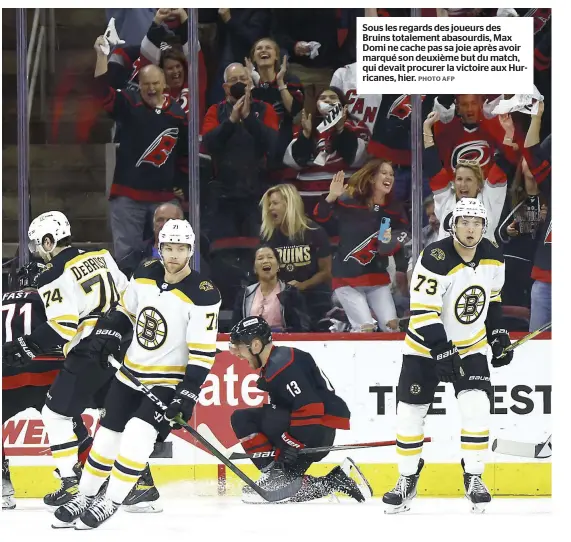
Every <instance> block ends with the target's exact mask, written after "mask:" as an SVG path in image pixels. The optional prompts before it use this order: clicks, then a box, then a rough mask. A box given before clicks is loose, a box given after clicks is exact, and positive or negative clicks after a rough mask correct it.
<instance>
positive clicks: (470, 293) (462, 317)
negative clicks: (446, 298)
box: [454, 286, 486, 324]
mask: <svg viewBox="0 0 571 542" xmlns="http://www.w3.org/2000/svg"><path fill="white" fill-rule="evenodd" d="M485 304H486V292H484V289H483V288H482V287H481V286H470V287H469V288H466V289H465V290H464V291H463V292H462V293H461V294H460V295H459V297H458V299H457V300H456V305H455V306H454V309H455V313H456V318H457V319H458V321H459V322H460V323H462V324H471V323H472V322H475V321H476V320H477V319H478V318H480V315H481V314H482V311H483V310H484V305H485Z"/></svg>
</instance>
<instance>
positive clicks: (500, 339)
mask: <svg viewBox="0 0 571 542" xmlns="http://www.w3.org/2000/svg"><path fill="white" fill-rule="evenodd" d="M488 343H489V344H490V347H491V349H492V367H496V368H497V367H503V366H504V365H509V364H510V362H511V360H512V359H513V357H514V353H513V350H512V351H510V352H506V353H505V354H504V349H505V348H506V347H508V346H509V345H510V344H511V341H510V336H509V334H508V332H507V330H506V329H493V330H492V332H491V333H490V334H489V335H488Z"/></svg>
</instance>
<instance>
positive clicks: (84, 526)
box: [75, 495, 121, 531]
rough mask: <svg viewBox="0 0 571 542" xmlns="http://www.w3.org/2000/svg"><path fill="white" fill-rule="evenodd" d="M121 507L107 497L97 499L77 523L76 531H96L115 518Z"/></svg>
mask: <svg viewBox="0 0 571 542" xmlns="http://www.w3.org/2000/svg"><path fill="white" fill-rule="evenodd" d="M120 506H121V505H120V504H119V503H116V502H113V501H112V500H111V499H109V498H108V497H106V496H105V495H102V496H101V497H97V498H96V499H95V500H94V501H93V502H92V503H91V505H90V506H89V508H87V510H85V511H84V512H83V513H82V514H81V516H80V517H79V519H78V520H77V521H76V523H75V529H76V530H78V531H84V530H88V529H96V528H97V527H99V526H100V525H101V524H102V523H103V522H105V521H107V520H108V519H109V518H110V517H111V516H113V515H114V514H115V512H117V510H119V507H120Z"/></svg>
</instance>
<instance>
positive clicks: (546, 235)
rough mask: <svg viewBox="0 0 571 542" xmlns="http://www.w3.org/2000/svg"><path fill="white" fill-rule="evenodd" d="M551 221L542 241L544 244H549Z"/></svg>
mask: <svg viewBox="0 0 571 542" xmlns="http://www.w3.org/2000/svg"><path fill="white" fill-rule="evenodd" d="M551 224H552V223H551V222H549V228H547V233H546V234H545V241H543V244H544V245H547V244H549V245H550V244H551Z"/></svg>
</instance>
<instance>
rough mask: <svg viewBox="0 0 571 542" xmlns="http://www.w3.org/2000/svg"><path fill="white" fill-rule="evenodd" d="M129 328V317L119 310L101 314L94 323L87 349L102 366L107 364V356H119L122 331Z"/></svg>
mask: <svg viewBox="0 0 571 542" xmlns="http://www.w3.org/2000/svg"><path fill="white" fill-rule="evenodd" d="M130 328H131V320H129V317H128V316H126V315H125V314H123V313H122V312H119V311H113V312H112V313H110V314H108V315H106V316H101V317H100V318H99V320H98V321H97V324H96V325H95V329H94V330H93V333H92V334H91V335H90V336H89V344H88V350H89V353H90V355H91V356H92V357H93V359H94V360H95V361H98V362H99V363H101V365H103V367H108V366H109V361H108V360H107V358H108V357H109V356H114V357H115V358H117V357H118V356H119V351H120V350H121V341H122V339H123V333H126V332H127V331H128V330H129V329H130Z"/></svg>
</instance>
